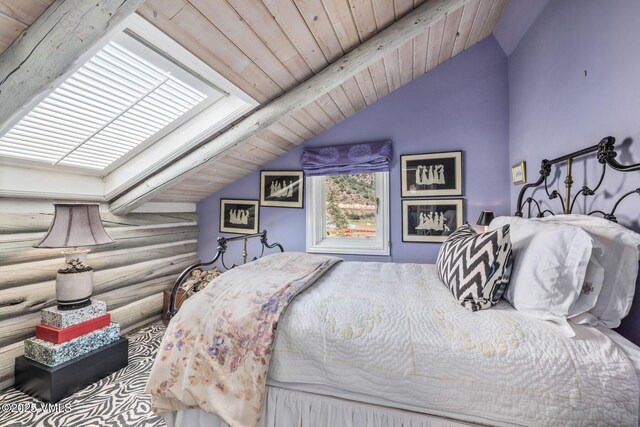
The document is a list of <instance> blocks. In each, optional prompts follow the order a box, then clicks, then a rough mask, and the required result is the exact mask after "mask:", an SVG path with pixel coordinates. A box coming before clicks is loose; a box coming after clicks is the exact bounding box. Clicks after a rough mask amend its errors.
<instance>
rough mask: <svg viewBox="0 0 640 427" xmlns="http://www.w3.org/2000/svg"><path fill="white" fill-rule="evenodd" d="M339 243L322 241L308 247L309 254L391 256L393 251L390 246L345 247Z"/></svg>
mask: <svg viewBox="0 0 640 427" xmlns="http://www.w3.org/2000/svg"><path fill="white" fill-rule="evenodd" d="M336 243H338V242H327V241H326V240H325V241H322V242H320V243H318V244H315V245H311V246H307V253H312V254H337V255H373V256H389V255H390V254H391V251H390V250H389V246H388V245H384V247H383V245H381V244H380V243H378V242H376V243H378V244H375V245H366V246H365V245H348V246H347V245H345V244H339V243H338V244H336Z"/></svg>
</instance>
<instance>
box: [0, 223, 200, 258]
mask: <svg viewBox="0 0 640 427" xmlns="http://www.w3.org/2000/svg"><path fill="white" fill-rule="evenodd" d="M199 234H200V233H199V231H198V226H196V225H176V226H173V227H159V228H134V227H121V228H110V229H109V235H110V236H111V238H112V239H114V240H115V242H113V243H109V244H107V245H100V246H94V247H93V248H91V253H92V254H96V253H103V252H111V251H117V250H123V249H134V248H139V247H142V246H151V245H160V244H163V243H171V242H183V241H185V240H194V239H197V238H198V236H199ZM4 237H7V238H9V237H10V236H9V235H5V236H4ZM14 238H15V240H8V241H1V240H0V266H5V265H12V264H20V263H30V262H34V261H44V260H48V259H61V255H60V251H57V250H55V249H40V248H34V247H33V245H34V244H36V243H38V242H39V241H40V239H41V238H42V234H41V233H30V234H21V235H15V236H14Z"/></svg>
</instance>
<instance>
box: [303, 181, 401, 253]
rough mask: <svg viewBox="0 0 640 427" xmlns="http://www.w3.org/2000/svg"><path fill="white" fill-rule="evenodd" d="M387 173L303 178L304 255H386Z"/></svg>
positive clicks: (387, 240)
mask: <svg viewBox="0 0 640 427" xmlns="http://www.w3.org/2000/svg"><path fill="white" fill-rule="evenodd" d="M388 200H389V173H388V172H376V173H363V174H347V175H335V176H333V175H332V176H315V177H309V178H307V252H315V253H334V254H354V255H389V204H388Z"/></svg>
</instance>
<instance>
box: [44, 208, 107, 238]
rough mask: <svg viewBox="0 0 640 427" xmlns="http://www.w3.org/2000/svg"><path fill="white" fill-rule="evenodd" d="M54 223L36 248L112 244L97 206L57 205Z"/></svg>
mask: <svg viewBox="0 0 640 427" xmlns="http://www.w3.org/2000/svg"><path fill="white" fill-rule="evenodd" d="M54 206H55V214H54V216H53V223H52V224H51V227H49V231H48V232H47V234H46V235H45V236H44V238H43V239H42V240H41V241H40V243H38V244H36V245H34V247H35V248H75V247H79V246H94V245H102V244H105V243H111V242H113V240H112V239H111V237H109V235H108V234H107V232H106V231H105V230H104V227H103V226H102V220H101V219H100V209H99V205H97V204H60V203H56V204H54Z"/></svg>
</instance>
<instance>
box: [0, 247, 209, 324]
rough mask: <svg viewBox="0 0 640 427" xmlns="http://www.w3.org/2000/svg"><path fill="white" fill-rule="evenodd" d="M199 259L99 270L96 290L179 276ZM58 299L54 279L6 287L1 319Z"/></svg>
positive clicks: (0, 303) (178, 258)
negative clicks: (172, 275) (173, 275)
mask: <svg viewBox="0 0 640 427" xmlns="http://www.w3.org/2000/svg"><path fill="white" fill-rule="evenodd" d="M198 261H199V258H198V257H197V256H196V255H195V254H187V255H178V256H175V257H171V258H163V259H158V260H153V261H146V262H140V263H137V264H131V265H127V266H124V267H117V268H112V269H109V270H102V271H96V272H95V273H94V275H93V283H94V284H93V289H94V293H95V294H96V295H98V294H100V293H102V292H107V291H110V290H113V289H118V288H122V287H125V286H131V285H134V284H136V283H139V282H144V281H147V280H151V279H156V278H158V277H163V276H168V275H171V274H175V275H177V274H178V273H180V272H182V271H183V270H184V269H185V268H186V267H188V266H189V265H190V264H193V263H196V262H198ZM55 301H56V299H55V281H53V280H52V281H47V282H42V283H36V284H33V285H25V286H17V287H15V288H10V289H5V290H3V291H2V292H0V320H2V319H7V318H10V317H15V316H19V315H23V314H27V313H33V312H37V311H39V310H41V309H43V308H46V307H50V306H52V305H54V304H55Z"/></svg>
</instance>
